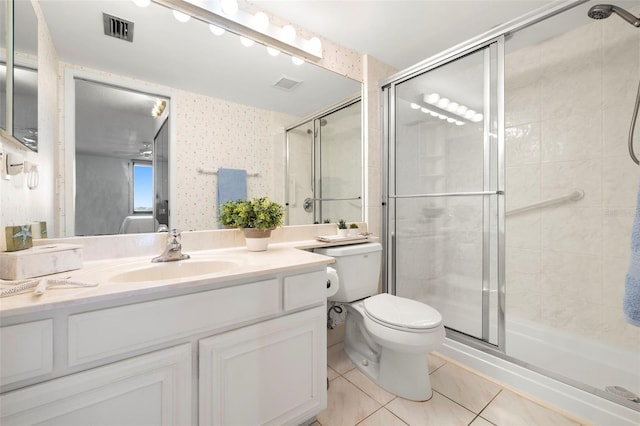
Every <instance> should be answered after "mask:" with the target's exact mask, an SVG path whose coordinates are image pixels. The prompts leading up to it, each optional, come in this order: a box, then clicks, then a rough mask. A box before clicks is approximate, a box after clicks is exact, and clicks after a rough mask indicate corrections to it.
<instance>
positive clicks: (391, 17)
mask: <svg viewBox="0 0 640 426" xmlns="http://www.w3.org/2000/svg"><path fill="white" fill-rule="evenodd" d="M39 1H40V4H41V8H42V10H43V13H44V15H45V18H46V21H47V25H48V27H49V29H50V32H51V34H52V37H53V41H54V44H55V46H56V49H57V53H58V55H59V58H60V60H61V61H63V62H69V63H73V64H79V65H83V66H85V67H89V68H94V69H99V70H104V71H109V72H112V73H115V74H119V75H124V76H129V77H133V78H136V79H140V80H145V81H149V82H153V83H157V84H161V85H164V86H169V87H173V88H178V89H183V90H188V91H191V92H196V93H202V94H206V95H209V96H213V97H217V98H221V99H226V100H229V101H233V102H238V103H242V104H246V105H253V106H256V107H258V108H262V109H268V110H275V111H280V112H284V113H289V114H292V115H296V116H306V115H309V114H312V113H314V112H317V111H319V110H321V109H324V108H326V107H328V106H330V105H333V104H335V103H336V102H338V101H339V100H342V99H344V98H346V97H347V96H350V95H354V94H356V93H358V90H359V84H358V83H356V82H354V81H353V80H350V79H347V78H345V77H343V76H339V75H337V74H335V73H332V72H329V71H327V70H325V69H322V68H320V67H317V66H315V65H311V64H308V63H306V64H304V65H302V66H295V65H293V64H292V63H291V61H290V58H289V57H288V56H287V55H282V54H281V55H280V56H279V57H277V58H273V57H270V56H268V55H267V54H266V51H265V49H264V46H260V45H255V46H253V47H251V48H244V47H242V46H241V45H240V43H239V41H238V38H237V36H235V35H232V34H228V33H227V34H225V35H223V36H222V37H216V36H213V35H212V34H211V33H210V32H209V30H208V28H207V26H206V25H205V24H204V23H202V22H198V21H194V20H193V19H192V20H191V21H189V22H188V23H186V24H181V23H178V22H177V21H176V20H175V19H174V18H173V17H172V15H171V13H170V11H169V10H168V9H166V8H163V7H162V6H159V5H157V4H152V5H151V6H150V7H147V8H139V7H137V6H135V5H134V4H133V3H132V1H131V0H83V1H77V0H39ZM210 1H217V0H210ZM246 3H249V4H248V5H247V4H246ZM549 3H553V1H550V0H413V1H407V0H382V1H380V0H378V1H372V0H340V1H335V0H251V1H246V0H245V1H244V2H243V1H240V4H241V7H242V6H250V7H252V8H256V9H262V10H266V11H268V12H271V13H272V14H274V15H277V16H279V17H281V18H283V19H284V20H288V21H290V22H293V23H296V24H298V25H299V26H300V27H303V28H307V29H308V30H310V31H312V32H313V33H316V34H318V35H319V36H321V37H324V38H326V39H329V40H332V41H333V42H335V43H337V44H338V45H341V46H345V47H348V48H350V49H353V50H356V51H358V52H360V53H362V54H370V55H372V56H374V57H375V58H377V59H379V60H381V61H382V62H385V63H387V64H389V65H391V66H393V67H395V68H396V69H398V70H401V69H403V68H406V67H409V66H411V65H413V64H415V63H417V62H420V61H422V60H424V59H426V58H428V57H430V56H432V55H434V54H436V53H438V52H440V51H443V50H445V49H447V48H450V47H452V46H454V45H456V44H458V43H461V42H463V41H465V40H468V39H470V38H473V37H475V36H477V35H479V34H482V33H484V32H486V31H489V30H490V29H491V28H493V27H496V26H498V25H500V24H503V23H505V22H508V21H510V20H513V19H515V18H517V17H519V16H521V15H523V14H525V13H528V12H531V11H533V10H535V9H538V8H540V7H544V6H547V5H548V4H549ZM627 3H637V0H634V1H633V2H627ZM588 5H589V4H587V5H584V6H582V7H581V8H580V9H582V8H585V7H588ZM102 12H107V13H110V14H113V15H115V16H117V17H120V18H125V19H127V20H130V21H133V22H134V23H135V31H134V42H133V43H129V42H125V41H122V40H117V39H114V38H110V37H106V36H105V35H104V34H103V29H102ZM575 13H578V14H579V19H580V21H584V20H587V18H586V16H585V15H586V13H585V12H584V10H580V11H579V12H578V11H576V12H575ZM563 15H564V14H563ZM567 15H570V14H567ZM554 25H555V24H554ZM555 27H559V28H561V29H562V28H564V29H566V27H565V26H564V25H555ZM553 31H554V29H553V28H552V29H549V31H548V32H549V33H551V32H553ZM512 44H513V43H512ZM283 76H286V77H288V78H292V79H294V80H301V81H303V83H302V84H300V85H299V86H298V87H297V88H296V89H295V90H292V91H284V90H282V89H279V88H275V87H273V84H274V83H275V82H276V81H277V80H279V79H280V78H281V77H283ZM92 99H93V100H101V99H105V98H90V99H89V100H88V101H91V100H92ZM146 108H147V107H146V106H145V107H144V109H146ZM102 111H103V112H104V111H105V109H104V108H103V109H102ZM292 124H293V123H292ZM128 139H129V140H131V137H129V138H128Z"/></svg>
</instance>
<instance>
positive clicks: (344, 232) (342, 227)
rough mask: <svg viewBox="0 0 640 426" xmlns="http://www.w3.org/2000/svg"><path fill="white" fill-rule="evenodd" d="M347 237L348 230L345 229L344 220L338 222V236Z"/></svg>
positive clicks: (345, 223)
mask: <svg viewBox="0 0 640 426" xmlns="http://www.w3.org/2000/svg"><path fill="white" fill-rule="evenodd" d="M348 235H349V230H348V229H347V222H345V220H344V219H340V220H339V221H338V236H339V237H346V236H348Z"/></svg>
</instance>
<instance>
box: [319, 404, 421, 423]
mask: <svg viewBox="0 0 640 426" xmlns="http://www.w3.org/2000/svg"><path fill="white" fill-rule="evenodd" d="M394 399H395V398H394ZM384 407H385V406H384V405H381V406H380V407H379V408H378V409H377V410H376V411H374V412H373V413H371V414H369V415H368V416H367V417H365V418H364V419H362V420H360V421H359V422H358V423H356V424H355V426H357V425H359V424H361V423H362V422H364V421H365V420H367V419H368V418H369V417H371V416H373V415H374V414H375V413H377V412H378V411H380V410H383V409H384V410H387V409H386V408H384ZM387 411H388V412H389V413H390V414H391V415H392V416H393V417H395V418H396V419H398V420H400V421H401V422H402V423H404V424H405V425H407V426H409V423H407V422H405V421H404V420H402V419H401V418H400V417H398V416H396V414H395V413H394V412H393V411H391V410H387ZM321 426H322V425H321Z"/></svg>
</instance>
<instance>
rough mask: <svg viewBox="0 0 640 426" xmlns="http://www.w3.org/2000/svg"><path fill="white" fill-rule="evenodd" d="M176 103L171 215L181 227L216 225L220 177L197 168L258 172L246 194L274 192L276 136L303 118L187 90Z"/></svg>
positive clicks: (199, 227)
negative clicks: (174, 166)
mask: <svg viewBox="0 0 640 426" xmlns="http://www.w3.org/2000/svg"><path fill="white" fill-rule="evenodd" d="M172 101H173V106H174V111H176V121H175V123H176V124H175V125H176V133H177V140H176V141H175V148H176V149H175V152H176V160H177V161H176V163H177V164H176V175H177V179H176V191H175V196H174V197H173V208H172V218H173V223H174V224H175V225H176V226H177V227H179V228H181V229H184V230H203V229H215V228H216V227H217V225H216V223H217V219H216V206H217V195H216V188H217V175H210V174H202V173H198V172H197V169H198V168H203V169H209V170H216V169H218V168H220V167H224V168H234V169H245V170H246V171H247V173H258V176H256V177H251V176H250V177H247V196H248V197H261V196H265V195H266V196H272V194H273V193H274V178H273V174H274V155H275V153H276V149H275V148H276V147H277V145H276V144H277V143H278V142H279V144H281V145H284V137H283V136H282V137H281V138H280V139H279V141H278V140H275V141H274V136H275V135H278V134H280V135H282V134H283V133H282V129H283V128H284V127H285V126H287V125H290V124H291V123H293V122H295V121H296V120H298V119H299V118H296V117H293V116H289V115H285V114H279V113H274V112H272V111H267V110H262V109H258V108H254V107H250V106H246V105H241V104H235V103H231V102H227V101H223V100H221V99H216V98H211V97H208V96H204V95H198V94H195V93H189V92H184V91H180V92H177V95H176V97H175V99H173V100H172ZM274 145H276V146H274Z"/></svg>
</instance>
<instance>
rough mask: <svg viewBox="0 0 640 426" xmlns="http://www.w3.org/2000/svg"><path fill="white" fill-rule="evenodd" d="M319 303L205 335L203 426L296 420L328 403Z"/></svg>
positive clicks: (202, 342)
mask: <svg viewBox="0 0 640 426" xmlns="http://www.w3.org/2000/svg"><path fill="white" fill-rule="evenodd" d="M325 316H326V312H325V309H324V307H318V308H314V309H310V310H307V311H303V312H300V313H295V314H291V315H288V316H286V317H281V318H277V319H274V320H271V321H266V322H263V323H260V324H256V325H252V326H249V327H245V328H241V329H239V330H234V331H230V332H228V333H223V334H220V335H218V336H213V337H209V338H207V339H202V340H200V343H199V347H200V351H199V352H200V359H199V364H200V368H199V379H200V380H199V383H200V384H199V388H200V392H199V424H200V425H274V426H275V425H289V424H290V425H296V424H300V423H301V422H303V421H304V420H307V419H309V418H310V417H311V416H309V413H310V412H315V413H317V412H319V411H321V410H322V409H323V408H324V407H325V406H326V391H325V389H326V367H325V366H326V350H325V349H324V348H325V347H326V320H325Z"/></svg>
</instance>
